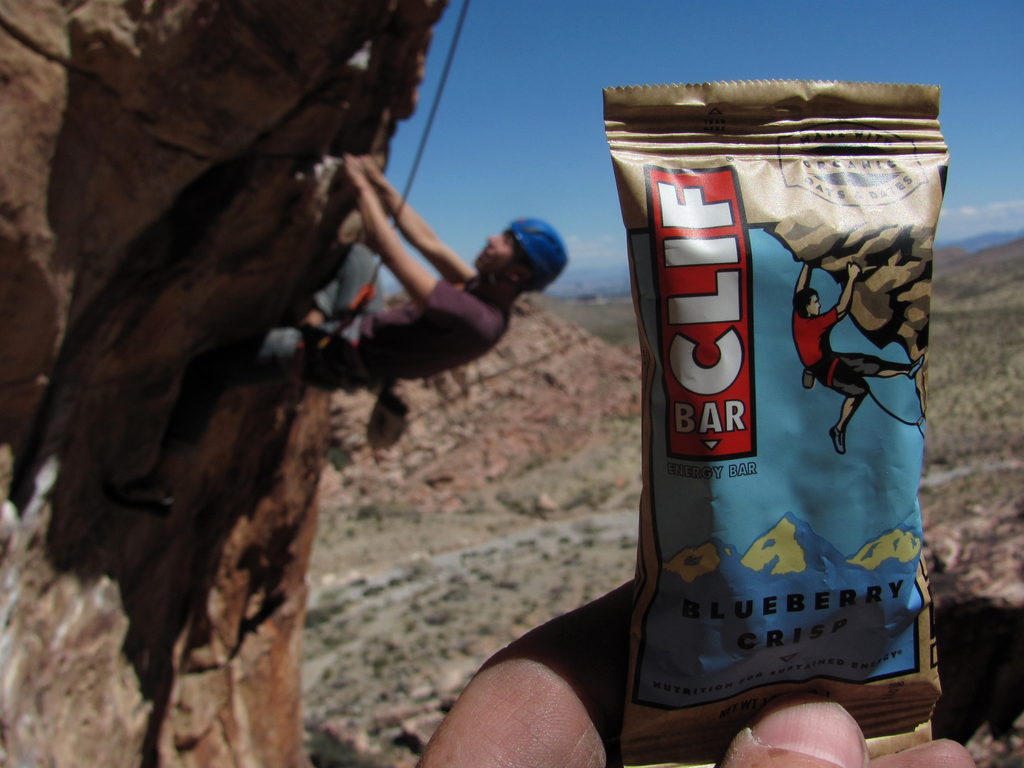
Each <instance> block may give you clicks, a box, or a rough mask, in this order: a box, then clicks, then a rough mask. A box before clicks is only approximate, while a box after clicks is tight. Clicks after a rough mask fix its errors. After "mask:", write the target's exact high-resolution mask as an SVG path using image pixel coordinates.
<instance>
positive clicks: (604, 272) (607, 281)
mask: <svg viewBox="0 0 1024 768" xmlns="http://www.w3.org/2000/svg"><path fill="white" fill-rule="evenodd" d="M1022 239H1024V229H1021V230H1017V231H1015V232H986V233H984V234H981V235H974V236H973V237H968V238H964V239H963V240H940V241H939V242H938V243H937V244H936V251H946V252H947V254H944V256H943V257H944V258H947V259H959V258H962V257H964V256H967V255H970V254H975V253H978V252H980V251H983V250H986V249H989V248H995V247H998V246H1000V245H1005V244H1007V243H1011V242H1014V241H1016V240H1022ZM953 252H955V256H954V255H953ZM940 258H942V257H940ZM547 293H548V294H550V295H551V296H555V297H557V298H560V299H570V300H581V299H584V300H585V299H606V298H617V297H623V296H628V295H629V268H628V266H627V264H626V263H625V255H623V263H622V264H621V265H617V266H611V267H609V266H601V267H590V268H588V267H575V266H574V265H570V269H569V270H567V271H566V273H565V274H564V275H563V276H562V277H561V279H559V280H558V281H557V282H556V283H554V285H552V286H551V287H550V288H548V290H547Z"/></svg>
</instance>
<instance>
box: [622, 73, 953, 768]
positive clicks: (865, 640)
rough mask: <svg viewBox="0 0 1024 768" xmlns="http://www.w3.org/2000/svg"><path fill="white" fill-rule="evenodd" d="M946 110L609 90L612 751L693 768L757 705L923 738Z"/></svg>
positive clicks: (830, 93)
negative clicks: (624, 454) (925, 513)
mask: <svg viewBox="0 0 1024 768" xmlns="http://www.w3.org/2000/svg"><path fill="white" fill-rule="evenodd" d="M938 104H939V89H938V88H936V87H931V86H916V85H880V84H867V83H840V82H802V81H757V82H729V83H710V84H703V85H673V86H638V87H624V88H609V89H607V90H605V92H604V116H605V127H606V134H607V138H608V142H609V146H610V150H611V155H612V164H613V167H614V170H615V178H616V182H617V184H618V192H619V201H620V204H621V209H622V217H623V222H624V224H625V228H626V234H627V240H628V247H629V259H630V268H631V275H632V285H633V300H634V307H635V310H636V318H637V324H638V329H639V336H640V343H641V347H642V354H643V406H644V408H643V456H644V466H643V472H644V490H643V495H642V498H641V503H640V543H639V548H638V555H637V579H636V596H635V603H634V609H633V619H632V625H631V654H630V655H631V658H630V672H629V680H628V688H627V701H626V712H625V720H624V725H623V732H622V751H623V758H624V761H625V764H626V765H629V766H649V765H659V766H692V765H708V764H713V763H714V762H715V761H717V760H719V759H721V758H722V756H723V754H724V751H725V748H726V746H727V745H728V743H729V741H730V740H731V738H732V737H733V736H734V735H735V734H736V733H737V732H738V731H739V730H740V729H741V728H742V727H743V726H744V725H746V724H747V723H749V721H750V720H751V718H752V717H753V716H754V715H755V714H756V713H757V712H758V711H759V710H760V709H762V708H763V707H764V706H765V705H766V704H767V703H768V702H769V701H771V700H772V699H774V698H776V697H778V696H781V695H785V694H789V693H797V692H801V693H815V694H818V695H821V696H824V697H827V698H830V699H832V700H835V701H838V702H840V703H841V704H843V705H844V706H845V707H846V708H847V709H848V710H849V711H850V712H851V713H852V714H853V715H854V716H855V717H856V718H857V720H858V722H859V723H860V725H861V727H862V729H863V730H864V733H865V735H866V736H867V737H868V738H869V744H870V745H871V749H872V752H873V754H883V753H886V752H891V751H894V750H896V749H902V748H904V747H906V746H910V745H913V744H916V743H919V742H921V741H924V740H926V739H928V738H929V737H930V726H929V719H930V717H931V712H932V708H933V706H934V703H935V701H936V699H937V697H938V694H939V685H938V675H937V670H936V656H935V648H934V639H933V632H932V624H931V622H932V615H931V613H932V612H931V601H930V598H929V592H928V585H927V580H926V579H927V575H926V573H925V569H924V565H923V562H922V531H921V514H920V506H919V504H918V500H917V490H918V483H919V480H920V473H921V465H922V459H923V451H924V428H925V427H924V410H925V401H926V397H925V377H926V374H927V371H928V310H929V298H930V277H931V272H932V265H931V255H932V246H933V242H934V236H935V227H936V223H937V220H938V214H939V208H940V204H941V201H942V194H943V187H944V184H945V176H946V168H947V164H948V153H947V149H946V146H945V142H944V140H943V137H942V134H941V131H940V128H939V125H938V122H937V118H938Z"/></svg>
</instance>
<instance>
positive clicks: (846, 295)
mask: <svg viewBox="0 0 1024 768" xmlns="http://www.w3.org/2000/svg"><path fill="white" fill-rule="evenodd" d="M859 276H860V266H859V265H857V264H854V263H853V262H852V261H851V262H850V263H849V264H848V265H847V266H846V285H844V286H843V293H842V295H840V297H839V302H838V303H837V304H836V312H837V313H838V314H839V317H840V318H843V317H846V314H847V313H848V312H849V311H850V302H851V301H852V299H853V284H854V283H855V282H857V278H858V277H859Z"/></svg>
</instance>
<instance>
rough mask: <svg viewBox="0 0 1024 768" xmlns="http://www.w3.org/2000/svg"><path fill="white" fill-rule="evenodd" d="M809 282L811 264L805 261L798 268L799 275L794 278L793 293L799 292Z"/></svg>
mask: <svg viewBox="0 0 1024 768" xmlns="http://www.w3.org/2000/svg"><path fill="white" fill-rule="evenodd" d="M810 283H811V265H810V264H808V263H807V262H806V261H805V262H804V265H803V266H802V267H801V268H800V276H799V277H797V279H796V288H794V289H793V293H800V291H802V290H803V289H804V288H806V287H807V286H808V285H810Z"/></svg>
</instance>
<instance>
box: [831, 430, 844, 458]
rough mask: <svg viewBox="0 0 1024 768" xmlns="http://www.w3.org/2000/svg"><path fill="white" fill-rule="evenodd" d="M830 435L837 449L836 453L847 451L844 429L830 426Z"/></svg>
mask: <svg viewBox="0 0 1024 768" xmlns="http://www.w3.org/2000/svg"><path fill="white" fill-rule="evenodd" d="M828 436H829V437H831V438H832V445H833V446H834V447H835V449H836V453H846V433H845V432H843V431H842V430H839V429H836V428H835V427H830V428H829V430H828Z"/></svg>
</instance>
